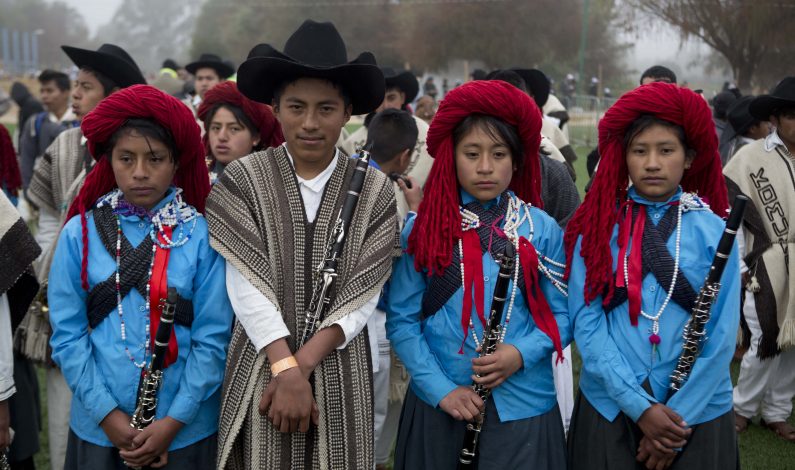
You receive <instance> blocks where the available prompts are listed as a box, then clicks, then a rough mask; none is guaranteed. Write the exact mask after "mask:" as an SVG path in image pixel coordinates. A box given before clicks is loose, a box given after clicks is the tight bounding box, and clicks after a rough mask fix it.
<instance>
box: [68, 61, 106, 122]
mask: <svg viewBox="0 0 795 470" xmlns="http://www.w3.org/2000/svg"><path fill="white" fill-rule="evenodd" d="M104 98H105V90H104V89H103V88H102V84H101V83H99V80H97V76H96V75H94V74H93V73H91V72H88V71H86V70H83V69H81V70H80V71H79V72H77V80H76V81H75V88H74V90H73V91H72V111H73V112H74V113H75V116H77V118H78V119H83V117H85V115H86V114H88V113H89V112H91V111H92V110H93V109H94V108H96V107H97V105H98V104H99V102H100V101H102V100H103V99H104Z"/></svg>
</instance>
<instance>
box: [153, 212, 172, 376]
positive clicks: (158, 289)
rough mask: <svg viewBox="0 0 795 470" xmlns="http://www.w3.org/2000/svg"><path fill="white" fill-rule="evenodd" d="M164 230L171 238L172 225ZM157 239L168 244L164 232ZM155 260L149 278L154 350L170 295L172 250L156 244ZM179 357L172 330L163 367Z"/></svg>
mask: <svg viewBox="0 0 795 470" xmlns="http://www.w3.org/2000/svg"><path fill="white" fill-rule="evenodd" d="M163 232H165V235H166V236H167V237H168V238H169V239H170V238H171V227H163ZM157 239H158V240H159V241H160V243H162V244H166V243H167V242H166V240H165V239H164V238H163V234H162V233H159V232H158V234H157ZM155 247H156V248H155V260H154V263H153V265H152V277H151V278H150V279H149V325H150V326H149V332H150V335H149V336H150V337H151V347H152V351H154V348H155V335H156V334H157V328H158V326H160V315H161V314H162V313H163V303H164V302H165V299H166V298H167V297H168V296H167V292H168V273H167V271H168V257H169V254H170V253H171V250H166V249H163V248H161V247H160V246H159V245H157V244H155ZM177 357H178V350H177V332H176V331H174V330H172V332H171V337H170V338H169V339H168V350H167V352H166V357H165V358H164V359H163V368H166V367H168V366H169V365H171V364H173V363H174V362H176V360H177Z"/></svg>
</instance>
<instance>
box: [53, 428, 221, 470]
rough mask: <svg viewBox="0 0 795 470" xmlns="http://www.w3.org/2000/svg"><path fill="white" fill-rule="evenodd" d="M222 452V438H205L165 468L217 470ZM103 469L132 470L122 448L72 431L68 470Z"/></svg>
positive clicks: (173, 457) (174, 454)
mask: <svg viewBox="0 0 795 470" xmlns="http://www.w3.org/2000/svg"><path fill="white" fill-rule="evenodd" d="M217 451H218V435H217V434H213V435H212V436H209V437H205V438H204V439H202V440H200V441H198V442H195V443H193V444H191V445H189V446H187V447H183V448H182V449H177V450H174V451H171V452H169V453H168V464H167V465H166V466H165V467H161V468H163V469H166V470H168V469H175V470H177V469H179V470H182V469H191V470H213V469H214V468H215V456H216V453H217ZM87 468H101V469H104V470H130V468H129V467H127V466H126V465H124V463H123V462H122V459H121V457H119V449H117V448H115V447H103V446H98V445H95V444H92V443H90V442H87V441H84V440H82V439H80V438H79V437H77V435H76V434H75V433H74V432H73V431H72V430H71V429H70V430H69V442H68V443H67V445H66V464H65V465H64V470H80V469H87Z"/></svg>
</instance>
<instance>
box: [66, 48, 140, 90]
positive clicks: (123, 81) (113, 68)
mask: <svg viewBox="0 0 795 470" xmlns="http://www.w3.org/2000/svg"><path fill="white" fill-rule="evenodd" d="M61 49H63V51H64V52H65V53H66V55H67V56H69V58H70V59H71V60H72V62H74V64H75V65H76V66H77V67H78V68H81V69H82V68H83V67H87V68H90V69H92V70H96V71H97V72H99V73H101V74H102V75H104V76H106V77H108V78H109V79H111V80H113V82H114V83H115V84H116V85H118V86H120V87H121V88H125V87H128V86H132V85H146V79H145V78H144V74H142V73H141V69H139V68H138V65H137V64H136V63H135V61H134V60H133V58H132V57H130V54H128V53H127V51H125V50H124V49H122V48H121V47H119V46H116V45H114V44H103V45H101V46H99V49H97V50H96V51H92V50H90V49H80V48H77V47H72V46H61Z"/></svg>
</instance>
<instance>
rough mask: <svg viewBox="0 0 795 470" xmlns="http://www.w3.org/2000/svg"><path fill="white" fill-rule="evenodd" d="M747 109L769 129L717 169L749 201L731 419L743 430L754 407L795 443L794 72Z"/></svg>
mask: <svg viewBox="0 0 795 470" xmlns="http://www.w3.org/2000/svg"><path fill="white" fill-rule="evenodd" d="M748 109H749V112H750V114H751V116H753V117H754V118H756V119H758V120H760V121H767V120H769V121H770V122H771V123H772V124H773V126H774V127H775V131H774V132H772V133H771V134H770V135H768V136H767V137H766V138H765V139H760V140H757V141H755V142H752V143H750V144H748V145H746V146H744V147H743V148H741V149H740V150H739V151H738V152H737V153H736V154H735V155H734V157H732V159H731V160H730V161H729V163H728V164H727V165H726V167H725V168H724V170H723V173H724V175H725V176H726V180H727V183H728V188H729V195H730V198H731V197H733V196H734V195H735V194H739V193H742V194H744V195H746V196H747V197H748V198H749V199H750V202H751V203H750V204H748V207H747V208H746V210H745V216H744V219H743V226H742V234H743V235H744V237H743V241H744V243H743V244H741V248H744V250H743V252H742V254H743V255H744V258H743V261H745V265H746V266H747V272H746V273H745V274H743V280H744V281H745V289H746V293H745V303H744V305H743V310H742V313H743V319H744V320H745V321H744V322H742V326H743V340H744V341H743V342H744V344H745V345H746V346H749V349H748V351H747V352H746V353H745V355H744V356H743V361H742V364H741V366H740V377H739V379H738V381H737V386H736V387H735V389H734V411H735V421H736V423H735V426H736V428H737V431H738V432H742V431H744V430H745V429H746V428H747V427H748V424H749V423H750V420H751V418H753V417H754V416H756V415H757V414H761V416H762V424H763V425H765V426H767V427H768V428H769V429H771V430H772V431H774V432H775V433H776V434H777V435H778V436H779V437H781V438H782V439H785V440H787V441H789V442H792V443H795V428H793V426H792V425H790V424H789V423H787V420H788V418H789V417H790V416H791V414H792V398H793V396H795V281H794V279H795V262H793V261H792V260H791V258H792V253H793V252H794V251H795V236H793V223H795V179H793V177H792V175H793V174H795V158H793V154H795V77H787V78H785V79H784V80H782V81H781V82H780V83H779V84H778V85H777V86H776V88H775V89H774V90H773V93H771V94H769V95H762V96H758V97H756V98H754V100H753V101H751V102H750V104H749V108H748ZM738 238H740V237H738Z"/></svg>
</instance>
